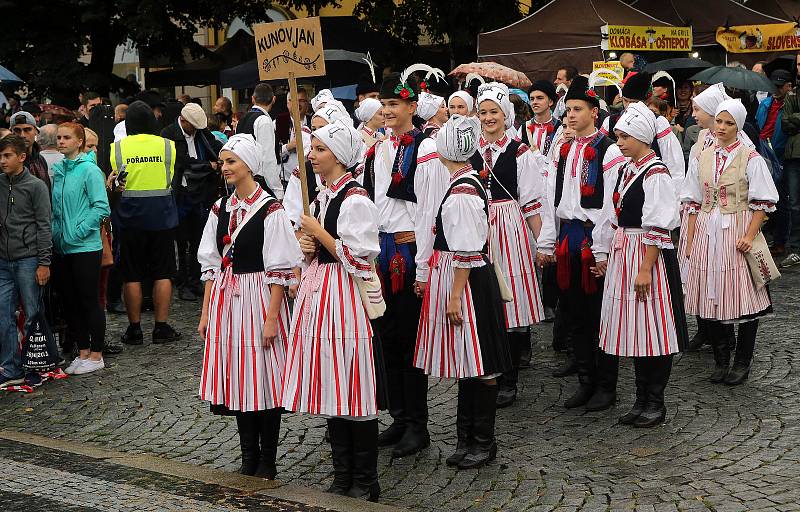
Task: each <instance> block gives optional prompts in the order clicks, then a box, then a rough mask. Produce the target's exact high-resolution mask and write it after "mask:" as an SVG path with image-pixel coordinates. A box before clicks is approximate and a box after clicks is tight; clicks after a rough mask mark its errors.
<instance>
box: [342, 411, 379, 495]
mask: <svg viewBox="0 0 800 512" xmlns="http://www.w3.org/2000/svg"><path fill="white" fill-rule="evenodd" d="M347 423H349V427H350V437H351V438H352V447H353V448H352V449H353V485H352V486H351V487H350V490H349V491H347V496H350V497H351V498H367V500H368V501H378V498H379V497H380V494H381V487H380V485H379V484H378V420H377V419H374V420H367V421H347Z"/></svg>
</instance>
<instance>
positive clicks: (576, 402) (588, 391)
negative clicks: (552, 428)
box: [564, 384, 594, 409]
mask: <svg viewBox="0 0 800 512" xmlns="http://www.w3.org/2000/svg"><path fill="white" fill-rule="evenodd" d="M592 395H594V387H593V386H586V385H583V384H581V385H579V386H578V390H577V391H576V392H575V394H574V395H572V396H571V397H569V398H567V401H566V402H564V407H566V408H567V409H574V408H575V407H580V406H582V405H586V402H588V401H589V400H591V398H592Z"/></svg>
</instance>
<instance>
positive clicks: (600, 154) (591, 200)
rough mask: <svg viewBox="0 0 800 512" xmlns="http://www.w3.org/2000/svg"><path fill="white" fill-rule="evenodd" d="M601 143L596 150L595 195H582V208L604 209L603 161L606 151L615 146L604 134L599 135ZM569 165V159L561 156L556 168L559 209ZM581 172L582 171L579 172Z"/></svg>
mask: <svg viewBox="0 0 800 512" xmlns="http://www.w3.org/2000/svg"><path fill="white" fill-rule="evenodd" d="M599 137H600V141H599V142H598V143H597V145H596V146H595V150H596V151H597V156H596V157H595V158H596V159H597V165H598V169H597V181H596V182H595V184H594V194H592V195H590V196H583V195H581V207H582V208H594V209H600V208H602V207H603V159H605V157H606V151H608V148H610V147H611V146H613V145H614V143H613V142H611V139H609V138H608V137H606V136H604V135H603V134H602V133H601V134H600V135H599ZM566 165H567V159H566V158H565V157H562V156H561V155H559V157H558V166H557V168H556V196H555V207H556V208H558V205H559V203H561V195H562V194H563V192H564V171H565V167H566ZM579 171H580V170H579Z"/></svg>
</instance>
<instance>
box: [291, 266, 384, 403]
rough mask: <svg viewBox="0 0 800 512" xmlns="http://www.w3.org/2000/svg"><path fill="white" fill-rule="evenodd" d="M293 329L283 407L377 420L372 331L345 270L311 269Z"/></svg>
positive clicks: (299, 298) (299, 297)
mask: <svg viewBox="0 0 800 512" xmlns="http://www.w3.org/2000/svg"><path fill="white" fill-rule="evenodd" d="M291 326H292V327H291V333H290V335H289V348H288V356H287V360H286V371H285V375H284V385H283V407H285V408H286V409H287V410H290V411H295V412H304V413H310V414H324V415H328V416H371V415H375V414H377V413H378V404H377V396H376V370H375V359H374V358H373V346H372V326H371V325H370V322H369V318H368V317H367V313H366V310H365V309H364V304H363V303H362V301H361V296H360V295H359V292H358V287H357V285H356V283H355V281H354V279H353V277H352V276H351V275H350V274H348V273H347V271H346V270H345V269H344V267H343V266H342V265H341V264H339V263H323V264H320V263H319V262H318V261H317V260H314V261H313V262H312V263H311V265H310V266H309V268H308V269H307V270H306V271H305V272H304V273H303V277H302V280H301V282H300V289H299V291H298V294H297V299H296V300H295V304H294V311H293V315H292V323H291Z"/></svg>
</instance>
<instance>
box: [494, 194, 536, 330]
mask: <svg viewBox="0 0 800 512" xmlns="http://www.w3.org/2000/svg"><path fill="white" fill-rule="evenodd" d="M489 244H490V246H491V247H492V250H491V251H490V253H491V254H493V255H498V256H499V257H500V267H501V268H502V269H503V276H504V277H505V279H506V283H507V284H508V287H509V289H510V290H511V292H512V293H513V294H514V300H513V301H511V302H507V303H505V314H506V327H507V328H508V329H513V328H517V327H528V326H529V325H533V324H538V323H539V322H541V321H542V319H543V318H544V309H543V307H542V296H541V293H540V292H539V282H538V281H537V279H536V267H535V266H534V257H535V247H534V246H533V245H534V244H535V240H534V239H533V233H531V231H530V229H529V228H528V225H527V224H526V223H525V219H524V218H523V216H522V211H521V210H520V208H519V204H517V202H516V201H509V200H505V201H493V202H492V203H491V204H490V206H489Z"/></svg>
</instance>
